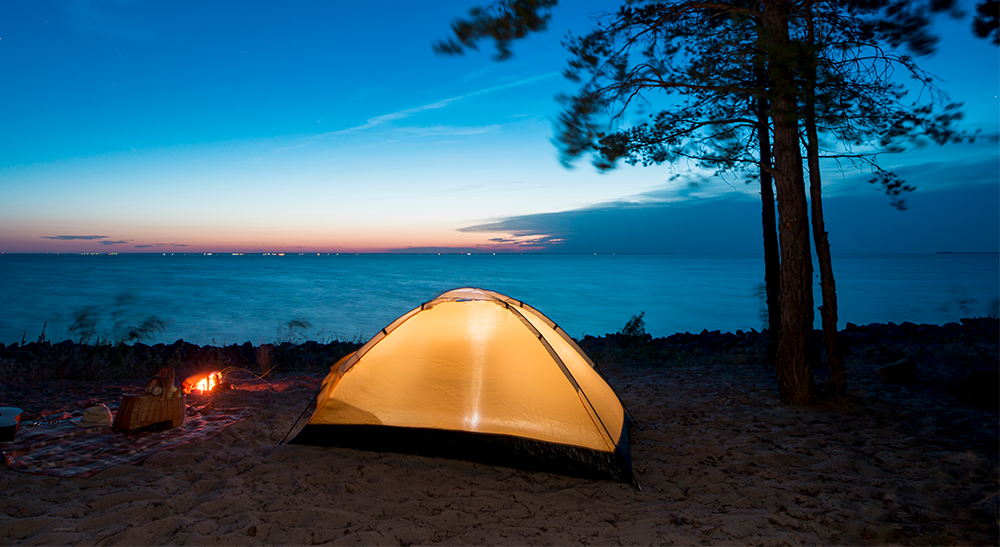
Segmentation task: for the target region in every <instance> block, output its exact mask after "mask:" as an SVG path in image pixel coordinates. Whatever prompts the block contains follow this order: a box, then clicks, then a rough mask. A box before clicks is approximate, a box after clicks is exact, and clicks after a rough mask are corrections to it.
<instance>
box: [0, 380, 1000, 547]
mask: <svg viewBox="0 0 1000 547" xmlns="http://www.w3.org/2000/svg"><path fill="white" fill-rule="evenodd" d="M606 373H607V375H608V379H609V383H611V385H612V386H613V387H615V389H616V390H617V391H618V393H619V394H620V395H621V397H622V399H623V401H624V402H625V404H626V405H627V406H628V407H629V409H630V410H631V411H632V413H633V414H634V416H635V417H636V419H637V420H638V421H639V422H640V429H639V430H637V431H635V432H634V438H633V443H632V448H633V461H634V464H635V471H636V473H637V476H638V479H639V481H640V484H641V487H642V490H641V491H640V490H638V489H636V488H634V487H633V486H631V485H628V484H622V483H615V482H609V481H592V480H584V479H577V478H571V477H563V476H558V475H551V474H545V473H537V472H528V471H522V470H517V469H509V468H501V467H491V466H486V465H481V464H476V463H470V462H464V461H454V460H446V459H434V458H424V457H418V456H408V455H399V454H387V453H374V452H360V451H353V450H348V449H337V448H317V447H308V446H289V445H280V446H279V445H278V441H279V440H280V439H281V438H282V436H283V435H284V434H285V433H286V431H287V430H288V429H289V427H290V426H291V424H292V423H293V422H294V421H295V419H296V418H297V417H298V416H299V413H300V412H301V411H302V409H303V407H304V406H305V405H306V404H307V403H309V401H310V400H311V398H312V396H313V394H314V393H315V391H316V389H317V388H318V381H319V379H317V378H310V377H286V378H283V379H281V380H280V381H278V382H276V383H275V384H274V385H271V386H268V385H265V384H261V383H259V382H251V381H247V382H242V383H241V382H237V385H238V387H240V388H242V389H240V390H238V391H236V392H234V393H230V394H217V395H214V396H213V399H214V401H215V404H216V405H217V406H219V407H249V408H253V409H255V412H256V413H255V416H254V417H253V418H251V419H249V420H246V421H244V422H240V423H237V424H235V425H233V426H231V427H230V428H229V429H227V430H226V431H224V432H223V433H221V434H220V435H218V436H217V437H215V438H214V439H212V440H210V441H206V442H200V443H192V444H189V445H186V446H184V447H181V448H179V449H175V450H170V451H165V452H161V453H159V454H156V455H154V456H152V457H151V458H149V459H148V460H147V461H146V462H145V463H143V464H142V465H138V466H120V467H115V468H112V469H108V470H106V471H102V472H100V473H98V474H97V475H95V476H93V477H90V478H87V479H79V478H75V479H57V478H53V477H45V476H36V475H29V474H23V473H18V472H15V471H11V470H9V469H6V468H0V489H2V490H3V492H4V499H5V502H4V510H3V513H2V515H0V543H3V544H24V545H51V544H100V545H106V544H107V545H112V544H113V545H154V544H197V545H213V544H234V545H235V544H238V545H246V544H318V543H330V544H337V545H340V544H344V545H410V544H431V543H445V544H501V545H525V544H560V545H561V544H584V545H618V544H680V545H693V544H702V543H708V544H735V543H738V544H749V545H786V544H817V543H818V544H877V543H899V544H980V545H995V544H997V542H998V528H997V506H998V494H997V492H998V480H1000V479H998V467H997V465H998V462H997V454H996V440H997V436H998V435H997V426H998V423H997V413H996V412H995V411H993V410H987V409H982V408H978V407H974V406H968V405H966V404H964V403H961V402H959V401H957V400H955V399H953V398H950V397H948V396H947V395H945V394H944V393H942V392H940V391H934V390H928V389H926V388H925V387H921V386H909V387H907V386H892V385H886V384H882V383H881V382H880V381H879V380H878V379H877V377H876V374H875V371H874V367H855V368H854V369H853V370H852V393H851V397H850V398H849V399H848V400H847V401H846V402H844V404H843V405H841V406H839V407H836V408H834V407H829V408H797V407H789V406H782V405H780V404H779V403H778V401H777V398H776V396H775V394H774V390H773V388H772V386H773V385H774V378H773V374H772V373H771V372H770V371H769V370H767V369H762V368H761V367H759V366H751V365H743V366H738V365H734V366H728V367H718V366H716V367H697V366H695V367H684V368H676V367H671V366H669V365H665V366H663V367H662V368H656V369H616V370H608V371H606ZM42 386H43V384H40V383H35V384H24V385H20V386H15V385H11V384H8V385H7V386H6V387H5V391H4V392H2V393H0V394H4V395H6V396H8V397H11V396H12V394H14V393H21V395H22V396H23V397H24V398H26V399H30V398H31V397H32V393H31V390H35V391H38V390H42V389H43V387H42ZM44 386H48V387H46V388H45V389H49V390H53V388H52V386H53V384H52V383H48V384H44ZM86 386H87V384H84V387H86ZM112 387H113V386H112ZM102 389H104V390H108V389H109V387H108V386H107V384H106V383H103V384H93V385H91V389H90V392H89V393H91V394H95V393H96V394H100V393H104V392H102V391H101V390H102ZM19 390H20V391H19ZM54 391H55V392H57V393H64V394H65V397H71V396H73V395H74V393H73V392H72V390H65V389H64V390H60V389H58V386H57V387H56V388H55V389H54ZM76 395H77V401H68V400H65V397H64V400H63V401H59V404H63V405H65V406H66V407H67V408H68V407H71V406H72V405H73V404H77V405H79V404H80V403H81V401H79V399H80V397H79V396H78V395H79V394H78V393H76ZM50 397H52V400H53V401H56V400H57V399H58V397H55V396H52V395H51V394H50ZM53 404H54V405H55V402H54V403H53Z"/></svg>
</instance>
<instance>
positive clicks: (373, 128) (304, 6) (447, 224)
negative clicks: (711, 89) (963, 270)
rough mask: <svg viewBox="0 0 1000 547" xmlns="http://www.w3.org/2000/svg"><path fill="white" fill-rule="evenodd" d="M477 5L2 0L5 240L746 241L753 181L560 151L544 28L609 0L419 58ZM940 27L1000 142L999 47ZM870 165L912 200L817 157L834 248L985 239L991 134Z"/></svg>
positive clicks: (995, 173) (953, 244) (81, 245)
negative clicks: (511, 38) (507, 46)
mask: <svg viewBox="0 0 1000 547" xmlns="http://www.w3.org/2000/svg"><path fill="white" fill-rule="evenodd" d="M482 3H483V2H481V1H478V0H431V1H428V2H411V1H383V2H327V1H315V2H306V1H295V2H282V3H274V2H258V1H251V0H241V1H222V0H219V1H212V2H190V1H186V0H177V1H172V2H143V1H133V0H58V1H54V0H35V1H32V2H14V1H7V2H2V3H0V73H2V74H3V77H2V82H3V85H0V105H3V106H2V112H3V115H2V116H0V252H5V253H18V252H21V253H24V252H31V253H35V252H50V253H55V252H64V253H81V252H97V253H110V252H117V253H125V252H157V253H159V252H247V253H251V252H310V253H312V252H322V253H326V252H442V251H443V252H449V251H461V252H573V253H590V252H597V253H616V252H617V253H693V254H714V253H759V252H761V251H760V248H761V243H760V241H761V236H760V202H759V194H758V190H757V189H755V188H754V186H753V184H746V183H745V182H744V181H742V180H739V179H736V178H730V179H719V178H712V177H708V176H706V174H704V173H701V172H699V171H697V170H696V169H692V168H691V166H690V165H686V164H679V165H674V166H654V167H645V168H644V167H630V166H621V167H619V168H617V169H615V170H613V171H611V172H608V173H599V172H597V171H596V170H595V169H594V168H593V167H592V166H591V165H590V164H589V162H587V161H586V160H583V161H580V162H578V163H577V164H576V165H575V166H573V168H571V169H567V168H565V167H564V166H563V165H561V164H560V162H559V157H558V151H557V149H556V147H555V146H554V145H553V144H552V137H553V121H554V120H555V119H556V117H557V115H558V113H559V111H560V105H559V103H558V102H557V101H556V100H555V97H556V95H558V94H559V93H572V92H573V91H574V86H573V84H572V83H571V82H569V81H567V80H565V79H564V78H563V77H562V75H561V72H562V70H563V69H564V68H565V66H566V61H567V54H566V52H565V50H564V49H563V47H562V45H561V43H560V42H561V41H562V40H563V38H564V37H565V36H566V33H567V32H570V31H572V32H574V33H576V34H582V33H584V32H585V31H586V30H587V29H589V28H590V26H591V24H590V15H591V14H592V13H595V12H597V11H599V10H606V9H613V8H614V7H616V6H617V5H618V2H609V1H607V0H605V1H598V0H572V1H564V2H562V3H561V4H563V5H561V6H559V7H558V8H557V9H556V10H555V12H554V14H553V17H552V21H551V23H550V25H549V29H548V31H547V32H545V33H543V34H540V35H537V36H534V37H532V38H530V39H527V40H525V41H523V42H519V43H517V44H516V45H515V47H514V53H515V56H514V58H513V59H511V60H509V61H504V62H497V61H496V60H494V58H493V51H492V48H491V47H489V46H486V47H483V49H482V51H480V52H470V53H469V54H467V55H465V56H462V57H452V56H440V55H437V54H435V53H434V51H433V50H432V48H431V45H432V43H433V42H435V41H436V40H439V39H442V38H446V37H448V36H449V32H450V30H449V25H450V23H451V22H452V21H453V20H454V19H455V18H456V17H460V16H462V15H464V14H465V13H466V11H467V10H468V9H469V8H470V7H473V6H475V5H479V4H482ZM971 6H972V2H969V3H968V5H967V11H971ZM935 30H936V31H937V32H938V33H939V34H940V35H941V37H942V40H941V43H940V45H939V48H938V51H937V53H936V54H934V55H933V56H930V57H926V58H919V59H918V63H919V65H920V66H921V67H922V68H924V69H926V70H928V71H929V72H931V73H933V74H935V75H936V76H938V77H939V78H940V84H939V85H940V86H941V87H942V88H944V89H945V90H946V91H947V92H948V93H949V94H950V96H951V98H952V100H954V101H956V102H961V103H963V105H964V106H963V111H964V113H965V120H964V122H963V127H964V128H966V129H967V130H969V131H976V130H978V131H981V133H982V134H986V135H989V134H996V133H998V131H1000V127H998V126H1000V108H998V106H1000V103H998V98H997V95H998V91H1000V56H998V49H997V47H996V46H993V45H992V44H990V43H989V42H988V41H986V40H982V39H977V38H974V37H973V36H972V33H971V30H970V22H969V19H968V17H966V18H965V19H962V20H958V21H951V20H941V21H939V22H938V23H936V28H935ZM881 163H882V165H883V166H884V167H887V168H891V169H893V170H895V171H896V172H897V173H899V174H900V175H901V176H903V178H905V179H906V180H907V181H908V182H909V183H911V184H913V185H915V186H916V187H917V191H916V192H914V193H913V194H911V195H910V196H909V197H908V198H907V203H908V204H909V208H908V209H907V210H906V211H898V210H896V209H894V208H893V207H891V206H890V204H889V199H888V198H887V197H885V196H884V195H882V194H879V193H877V192H876V191H875V189H874V188H873V187H872V186H871V185H869V184H867V183H866V182H865V181H866V180H867V178H868V175H867V174H863V173H859V172H857V171H856V170H854V169H853V168H852V167H851V166H850V165H841V166H838V165H834V164H827V165H825V166H824V171H823V176H824V192H825V193H824V196H825V197H824V207H825V209H826V214H827V225H828V226H827V227H828V229H829V231H830V241H831V244H832V247H833V250H834V252H835V253H837V252H841V253H894V252H907V253H911V252H913V253H923V252H938V251H959V252H995V251H998V250H1000V145H998V143H997V142H996V141H994V140H989V139H982V138H980V139H978V140H977V141H976V142H975V143H973V144H961V145H948V146H944V147H939V146H936V145H928V146H924V147H918V148H914V149H912V150H909V151H908V152H907V153H905V154H899V155H893V156H883V157H882V158H881Z"/></svg>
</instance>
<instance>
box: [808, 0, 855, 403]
mask: <svg viewBox="0 0 1000 547" xmlns="http://www.w3.org/2000/svg"><path fill="white" fill-rule="evenodd" d="M814 25H815V22H814V20H813V14H812V0H810V1H809V2H807V3H806V40H807V46H808V48H809V49H808V51H807V52H806V53H807V57H806V59H805V63H804V66H803V72H804V75H805V86H804V89H803V93H804V94H805V96H804V106H805V112H804V113H803V118H804V120H805V126H806V158H807V159H806V161H807V163H808V165H809V201H810V204H811V206H812V211H811V212H812V230H813V240H814V243H815V245H816V260H817V262H818V263H819V284H820V288H821V289H822V298H823V305H822V306H820V316H821V317H822V318H823V339H824V342H825V343H826V358H827V363H829V365H830V383H831V384H832V386H833V389H834V391H835V392H836V393H837V394H838V395H843V394H844V392H845V391H846V389H847V373H846V371H845V370H844V355H843V353H841V351H840V340H839V337H838V334H837V284H836V282H835V281H834V278H833V264H832V261H831V258H830V241H829V239H828V238H827V235H828V234H827V231H826V226H825V223H824V222H823V190H822V181H821V177H820V171H819V136H818V134H817V130H816V51H815V48H814V46H815V29H814Z"/></svg>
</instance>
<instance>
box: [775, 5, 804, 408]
mask: <svg viewBox="0 0 1000 547" xmlns="http://www.w3.org/2000/svg"><path fill="white" fill-rule="evenodd" d="M789 11H790V7H789V2H788V0H776V1H768V2H765V3H764V7H763V20H764V33H765V41H766V44H767V54H768V75H769V77H770V81H771V95H772V97H773V98H772V100H771V118H772V120H773V121H774V145H773V146H774V148H773V152H774V182H775V188H776V190H777V198H778V233H779V238H778V241H779V244H780V249H781V268H780V271H781V279H780V282H779V291H780V293H781V296H780V302H781V325H780V328H779V331H778V351H777V354H776V356H775V372H776V374H777V378H778V394H779V396H780V397H781V400H782V401H784V402H789V403H796V404H802V403H805V402H807V401H808V400H809V398H810V397H811V395H812V392H813V389H814V386H815V382H814V380H813V376H812V363H810V362H809V358H808V348H809V342H810V336H811V334H812V322H813V312H812V306H813V298H812V255H811V253H810V244H809V213H808V205H807V203H806V192H805V181H804V179H803V177H802V153H801V151H800V150H799V132H798V115H797V112H796V101H795V66H794V63H795V57H796V55H795V53H794V51H793V49H792V47H791V44H790V43H789V34H788V18H789Z"/></svg>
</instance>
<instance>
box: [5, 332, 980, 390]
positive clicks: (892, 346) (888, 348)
mask: <svg viewBox="0 0 1000 547" xmlns="http://www.w3.org/2000/svg"><path fill="white" fill-rule="evenodd" d="M821 336H822V334H821V332H820V331H815V333H814V337H815V341H816V343H815V346H816V348H817V352H819V351H820V348H821V346H822V344H821ZM768 340H769V336H768V331H767V330H764V331H761V332H758V331H756V330H750V331H747V332H744V331H740V330H738V331H736V332H735V333H732V332H720V331H709V330H703V331H701V332H700V333H697V334H693V333H690V332H684V333H677V334H672V335H670V336H665V337H659V338H653V337H652V336H651V335H649V334H645V335H642V336H626V335H623V334H620V333H612V334H607V335H604V336H598V337H595V336H590V335H587V336H585V337H584V338H583V339H582V340H580V341H579V343H580V346H581V347H582V348H583V349H584V351H586V352H587V353H588V355H590V356H591V357H592V358H593V359H594V361H595V362H596V363H597V364H598V365H599V366H661V365H663V364H664V363H671V362H679V363H691V364H694V363H698V364H747V363H750V364H752V363H760V364H763V362H764V352H765V350H766V347H767V343H768ZM840 340H841V343H842V344H843V348H844V353H845V358H846V360H847V362H848V364H849V365H850V364H851V363H858V362H864V363H866V364H877V363H886V364H888V363H893V362H897V361H899V360H902V359H912V360H916V361H917V365H918V366H919V364H920V363H919V362H920V361H921V360H926V359H927V358H938V359H948V360H950V361H952V362H953V364H954V368H955V371H956V374H961V375H964V374H967V373H968V372H969V371H971V370H997V369H1000V362H998V355H1000V350H998V345H1000V320H998V319H996V318H989V317H984V318H968V319H962V320H961V321H960V322H956V323H948V324H945V325H926V324H919V325H918V324H914V323H909V322H903V323H900V324H898V325H897V324H895V323H873V324H870V325H855V324H853V323H847V324H846V326H845V328H844V329H843V330H841V331H840ZM359 347H360V344H358V343H353V342H345V341H333V342H330V343H319V342H315V341H307V342H302V343H291V342H284V343H281V344H261V345H257V346H255V345H253V344H252V343H250V342H246V343H244V344H240V345H238V344H232V345H229V346H221V347H220V346H211V345H205V346H198V345H196V344H192V343H189V342H185V341H184V340H177V341H176V342H174V343H172V344H155V345H147V344H143V343H135V344H132V345H130V344H99V345H93V344H82V343H78V342H74V341H72V340H65V341H63V342H58V343H52V342H49V341H45V340H42V341H35V342H29V343H25V344H18V343H13V344H9V345H5V344H3V343H0V381H19V380H46V379H62V380H107V379H123V378H143V377H146V376H149V375H150V374H152V373H155V371H157V370H159V369H160V368H161V367H163V366H167V365H170V366H173V367H174V368H175V369H176V370H177V371H178V376H179V377H183V375H185V374H196V373H199V372H203V371H209V370H222V369H226V368H229V369H243V370H246V371H248V372H252V373H263V372H266V371H268V370H272V371H273V372H283V373H297V374H325V372H326V371H328V370H329V367H330V365H332V364H333V363H335V362H336V361H337V360H339V359H340V358H341V357H343V356H344V355H347V354H348V353H350V352H352V351H355V350H356V349H357V348H359ZM817 357H818V354H817ZM819 361H820V359H817V362H819ZM918 368H919V367H918ZM823 372H824V371H823V369H822V367H817V374H818V375H821V374H823Z"/></svg>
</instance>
